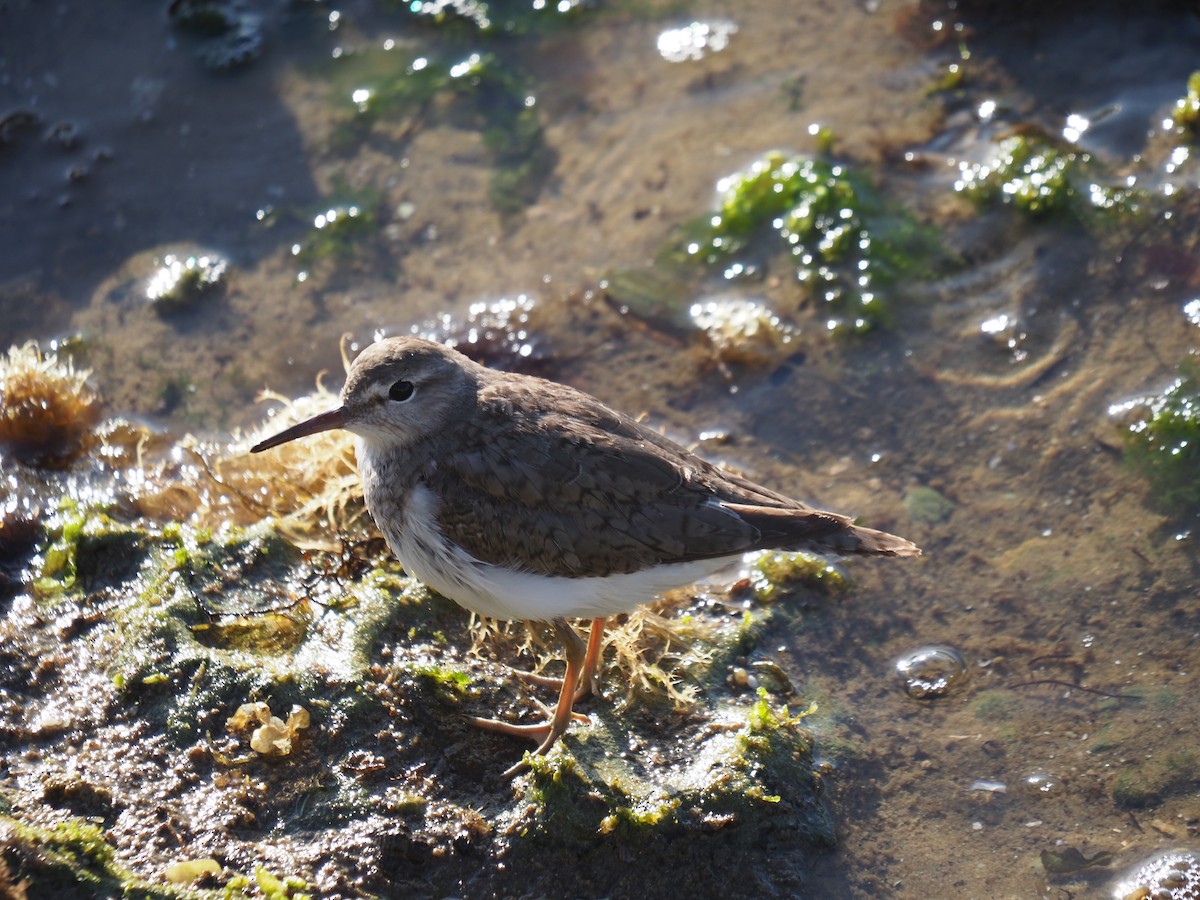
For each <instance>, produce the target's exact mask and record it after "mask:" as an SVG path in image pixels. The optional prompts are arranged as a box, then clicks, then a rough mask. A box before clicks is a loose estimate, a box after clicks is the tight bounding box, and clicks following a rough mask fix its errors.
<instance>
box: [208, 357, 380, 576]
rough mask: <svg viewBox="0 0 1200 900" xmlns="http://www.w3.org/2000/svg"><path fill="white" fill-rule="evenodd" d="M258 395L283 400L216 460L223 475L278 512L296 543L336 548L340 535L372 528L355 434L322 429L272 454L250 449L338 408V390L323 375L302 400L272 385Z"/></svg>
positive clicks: (269, 512) (264, 511) (265, 510)
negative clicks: (327, 386) (323, 380)
mask: <svg viewBox="0 0 1200 900" xmlns="http://www.w3.org/2000/svg"><path fill="white" fill-rule="evenodd" d="M259 399H260V400H272V401H277V402H279V403H282V404H283V406H282V407H281V408H280V409H279V411H278V412H277V413H276V414H275V415H274V416H273V417H272V418H270V419H268V420H267V421H266V422H265V423H264V424H263V425H260V426H259V427H258V428H256V429H255V430H254V431H253V432H251V434H250V435H248V436H247V437H246V439H245V440H244V441H241V440H236V439H235V442H234V445H233V447H232V448H231V451H230V452H229V454H228V455H227V456H225V457H224V458H222V459H221V460H219V461H218V463H217V472H218V474H219V475H220V477H221V478H222V480H223V481H224V482H225V483H227V484H229V485H230V486H232V487H233V488H235V489H236V490H237V491H238V492H239V494H241V495H242V496H243V497H244V498H245V499H246V500H247V502H249V503H251V504H253V506H254V507H255V508H256V509H257V510H258V511H259V512H260V514H261V515H263V516H273V517H275V518H278V519H279V529H280V531H281V533H282V534H283V535H284V536H285V537H286V538H287V539H288V540H289V541H291V542H292V543H294V544H295V545H296V546H298V547H301V548H302V549H318V550H325V551H330V552H333V551H337V550H338V549H339V548H340V547H341V543H340V542H339V537H338V536H339V535H345V534H352V533H354V532H355V531H361V530H362V529H363V528H364V527H367V519H366V516H365V515H364V513H365V512H366V506H365V504H364V502H363V497H362V485H361V484H360V483H359V478H358V468H357V466H356V464H355V460H354V436H353V435H352V434H350V432H348V431H342V430H340V429H338V430H333V431H323V432H320V433H318V434H313V435H309V436H308V437H305V438H303V439H301V440H297V441H291V442H289V443H287V444H282V445H280V446H279V447H275V448H273V449H272V450H271V451H270V452H269V453H256V454H250V452H249V448H250V447H252V446H253V445H254V444H256V443H258V442H259V441H260V440H262V439H263V438H266V437H269V436H270V435H272V434H276V433H277V432H280V431H283V430H284V429H285V428H288V427H290V426H292V425H294V424H296V423H297V422H302V421H303V420H305V419H308V418H311V417H312V416H315V415H317V414H318V413H323V412H325V411H327V410H329V409H332V408H333V407H335V406H337V404H338V398H337V395H336V394H332V393H330V392H329V391H328V390H326V389H325V387H324V385H323V384H321V383H320V381H318V382H317V389H316V390H315V391H314V392H313V393H311V394H308V395H307V396H304V397H299V398H297V399H295V400H289V399H288V398H286V397H282V396H280V395H279V394H276V393H273V392H270V391H264V392H263V393H262V394H261V395H260V397H259Z"/></svg>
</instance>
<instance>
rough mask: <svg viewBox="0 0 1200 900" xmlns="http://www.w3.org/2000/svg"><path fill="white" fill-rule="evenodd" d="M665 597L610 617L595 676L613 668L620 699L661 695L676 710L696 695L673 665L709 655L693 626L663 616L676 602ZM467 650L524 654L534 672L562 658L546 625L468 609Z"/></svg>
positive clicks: (584, 629)
mask: <svg viewBox="0 0 1200 900" xmlns="http://www.w3.org/2000/svg"><path fill="white" fill-rule="evenodd" d="M679 602H680V601H679V599H678V598H677V597H673V596H670V595H669V596H668V597H665V598H663V599H661V600H658V601H657V602H655V603H653V604H651V605H648V606H643V607H640V608H638V609H636V610H634V611H633V612H632V613H630V614H629V615H628V616H624V617H622V618H621V620H619V621H615V620H612V619H610V620H609V621H608V627H607V628H606V629H605V643H604V651H603V661H602V662H601V663H600V672H599V674H600V677H601V681H603V680H604V677H603V676H604V674H605V673H606V672H608V671H609V670H613V669H615V670H616V672H617V673H618V674H619V676H620V677H619V679H614V680H613V681H612V682H610V683H612V684H617V683H619V684H620V685H622V690H623V692H624V702H626V703H630V702H632V701H633V700H634V699H635V698H637V697H645V698H655V697H664V698H666V699H668V700H670V701H671V703H672V704H673V705H674V706H675V708H676V709H687V708H689V707H690V706H691V705H692V704H693V703H694V702H695V699H696V687H695V685H690V684H683V683H682V679H681V677H680V674H679V670H680V669H681V668H682V667H683V666H685V665H692V664H701V665H703V664H705V663H707V662H708V661H709V659H710V654H709V652H708V651H707V650H705V649H703V648H702V647H701V646H699V644H700V643H701V641H700V638H701V635H700V634H699V631H698V628H697V627H693V626H688V625H684V624H682V623H681V622H679V621H677V620H672V619H669V618H667V617H666V616H665V615H664V613H666V612H669V611H671V610H673V609H675V608H676V607H678V606H679ZM575 627H576V630H577V631H580V632H581V633H580V638H581V640H584V641H586V640H587V637H588V635H587V628H588V627H589V623H579V624H578V625H577V626H575ZM471 652H472V653H474V654H477V655H479V654H483V653H485V652H486V655H488V656H496V657H500V658H509V659H511V658H513V657H522V656H524V657H528V658H531V659H533V660H534V663H533V666H532V669H533V671H534V672H537V673H540V672H541V671H542V670H543V669H545V667H546V666H547V665H548V664H549V663H552V662H554V661H556V660H561V659H562V647H560V646H558V644H557V642H556V641H554V640H553V638H551V637H550V633H549V631H548V629H546V628H543V627H542V626H539V625H538V624H537V623H533V622H506V621H503V620H500V619H489V618H487V617H484V616H478V615H475V614H474V613H472V614H471Z"/></svg>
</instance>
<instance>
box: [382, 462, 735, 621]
mask: <svg viewBox="0 0 1200 900" xmlns="http://www.w3.org/2000/svg"><path fill="white" fill-rule="evenodd" d="M381 527H382V525H381ZM385 531H386V536H387V540H388V544H390V545H391V548H392V550H393V551H394V552H395V554H396V556H397V557H398V558H399V560H400V562H401V563H402V564H403V565H404V568H405V570H406V571H407V572H408V573H409V574H410V575H412V576H414V577H415V578H418V579H420V580H421V581H422V582H423V583H425V584H426V585H428V586H429V587H431V588H433V589H434V590H435V591H437V592H438V593H439V594H441V595H442V596H444V597H448V598H450V599H451V600H453V601H455V602H456V603H458V604H459V605H460V606H465V607H466V608H467V609H469V610H471V611H473V612H476V613H479V614H480V615H484V616H492V617H494V618H497V619H517V620H530V619H534V620H548V619H554V618H558V617H564V618H588V619H590V618H595V617H597V616H611V615H616V614H617V613H623V612H629V611H630V610H633V609H635V608H636V607H638V606H641V605H642V604H643V603H648V602H650V601H651V600H653V599H654V598H655V597H656V596H658V595H659V594H661V593H662V592H663V591H665V590H668V589H670V588H674V587H679V586H680V585H684V584H691V583H692V582H694V581H697V580H699V579H701V578H703V577H704V576H706V575H710V574H712V573H713V572H717V571H719V570H721V569H723V568H725V567H726V566H727V565H729V564H730V563H732V562H736V561H737V560H738V559H740V556H734V557H729V558H725V559H715V560H712V559H710V560H698V561H696V562H687V563H673V564H670V565H665V566H658V567H656V568H652V569H644V570H642V571H640V572H628V573H622V574H617V575H608V576H603V577H595V578H565V577H561V576H551V575H536V574H533V573H529V572H517V571H514V570H512V569H505V568H501V567H500V566H494V565H491V564H490V563H485V562H481V561H480V560H477V559H475V558H474V557H473V556H471V555H470V554H469V553H467V552H466V551H464V550H463V549H462V548H461V547H457V546H455V545H453V544H450V543H448V542H447V541H446V540H445V539H444V538H443V537H442V535H441V533H440V532H439V531H438V529H437V501H436V498H435V497H434V495H433V493H432V492H431V491H430V490H429V489H428V488H426V487H425V486H424V485H417V486H416V488H414V490H413V492H412V494H411V496H410V497H409V498H408V502H407V503H406V504H405V507H404V514H403V516H402V517H401V521H400V523H399V528H397V529H395V530H391V529H385Z"/></svg>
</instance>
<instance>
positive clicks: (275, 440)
mask: <svg viewBox="0 0 1200 900" xmlns="http://www.w3.org/2000/svg"><path fill="white" fill-rule="evenodd" d="M345 425H346V409H345V407H343V406H339V407H338V408H337V409H331V410H329V412H323V413H321V414H320V415H317V416H313V417H312V418H311V419H305V420H304V421H303V422H300V423H298V424H296V425H293V426H292V427H291V428H287V429H285V430H283V431H281V432H279V434H277V435H275V436H274V437H269V438H267V439H266V440H265V441H259V442H258V443H257V444H255V445H254V446H253V447H251V448H250V452H251V453H261V452H262V451H264V450H270V449H271V448H272V447H278V446H279V445H280V444H286V443H287V442H288V441H294V440H295V439H296V438H301V437H305V436H306V435H310V434H316V433H317V432H319V431H329V430H330V429H332V428H344V427H345Z"/></svg>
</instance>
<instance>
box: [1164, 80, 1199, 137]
mask: <svg viewBox="0 0 1200 900" xmlns="http://www.w3.org/2000/svg"><path fill="white" fill-rule="evenodd" d="M1171 119H1172V121H1174V123H1175V124H1176V125H1178V126H1179V127H1180V128H1182V129H1183V131H1184V133H1185V134H1186V135H1187V136H1188V138H1189V139H1191V140H1195V138H1196V136H1197V134H1198V133H1200V72H1193V73H1192V74H1191V75H1190V76H1189V77H1188V80H1187V94H1186V95H1184V96H1183V97H1180V98H1179V99H1178V100H1176V101H1175V108H1174V109H1173V110H1171Z"/></svg>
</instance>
